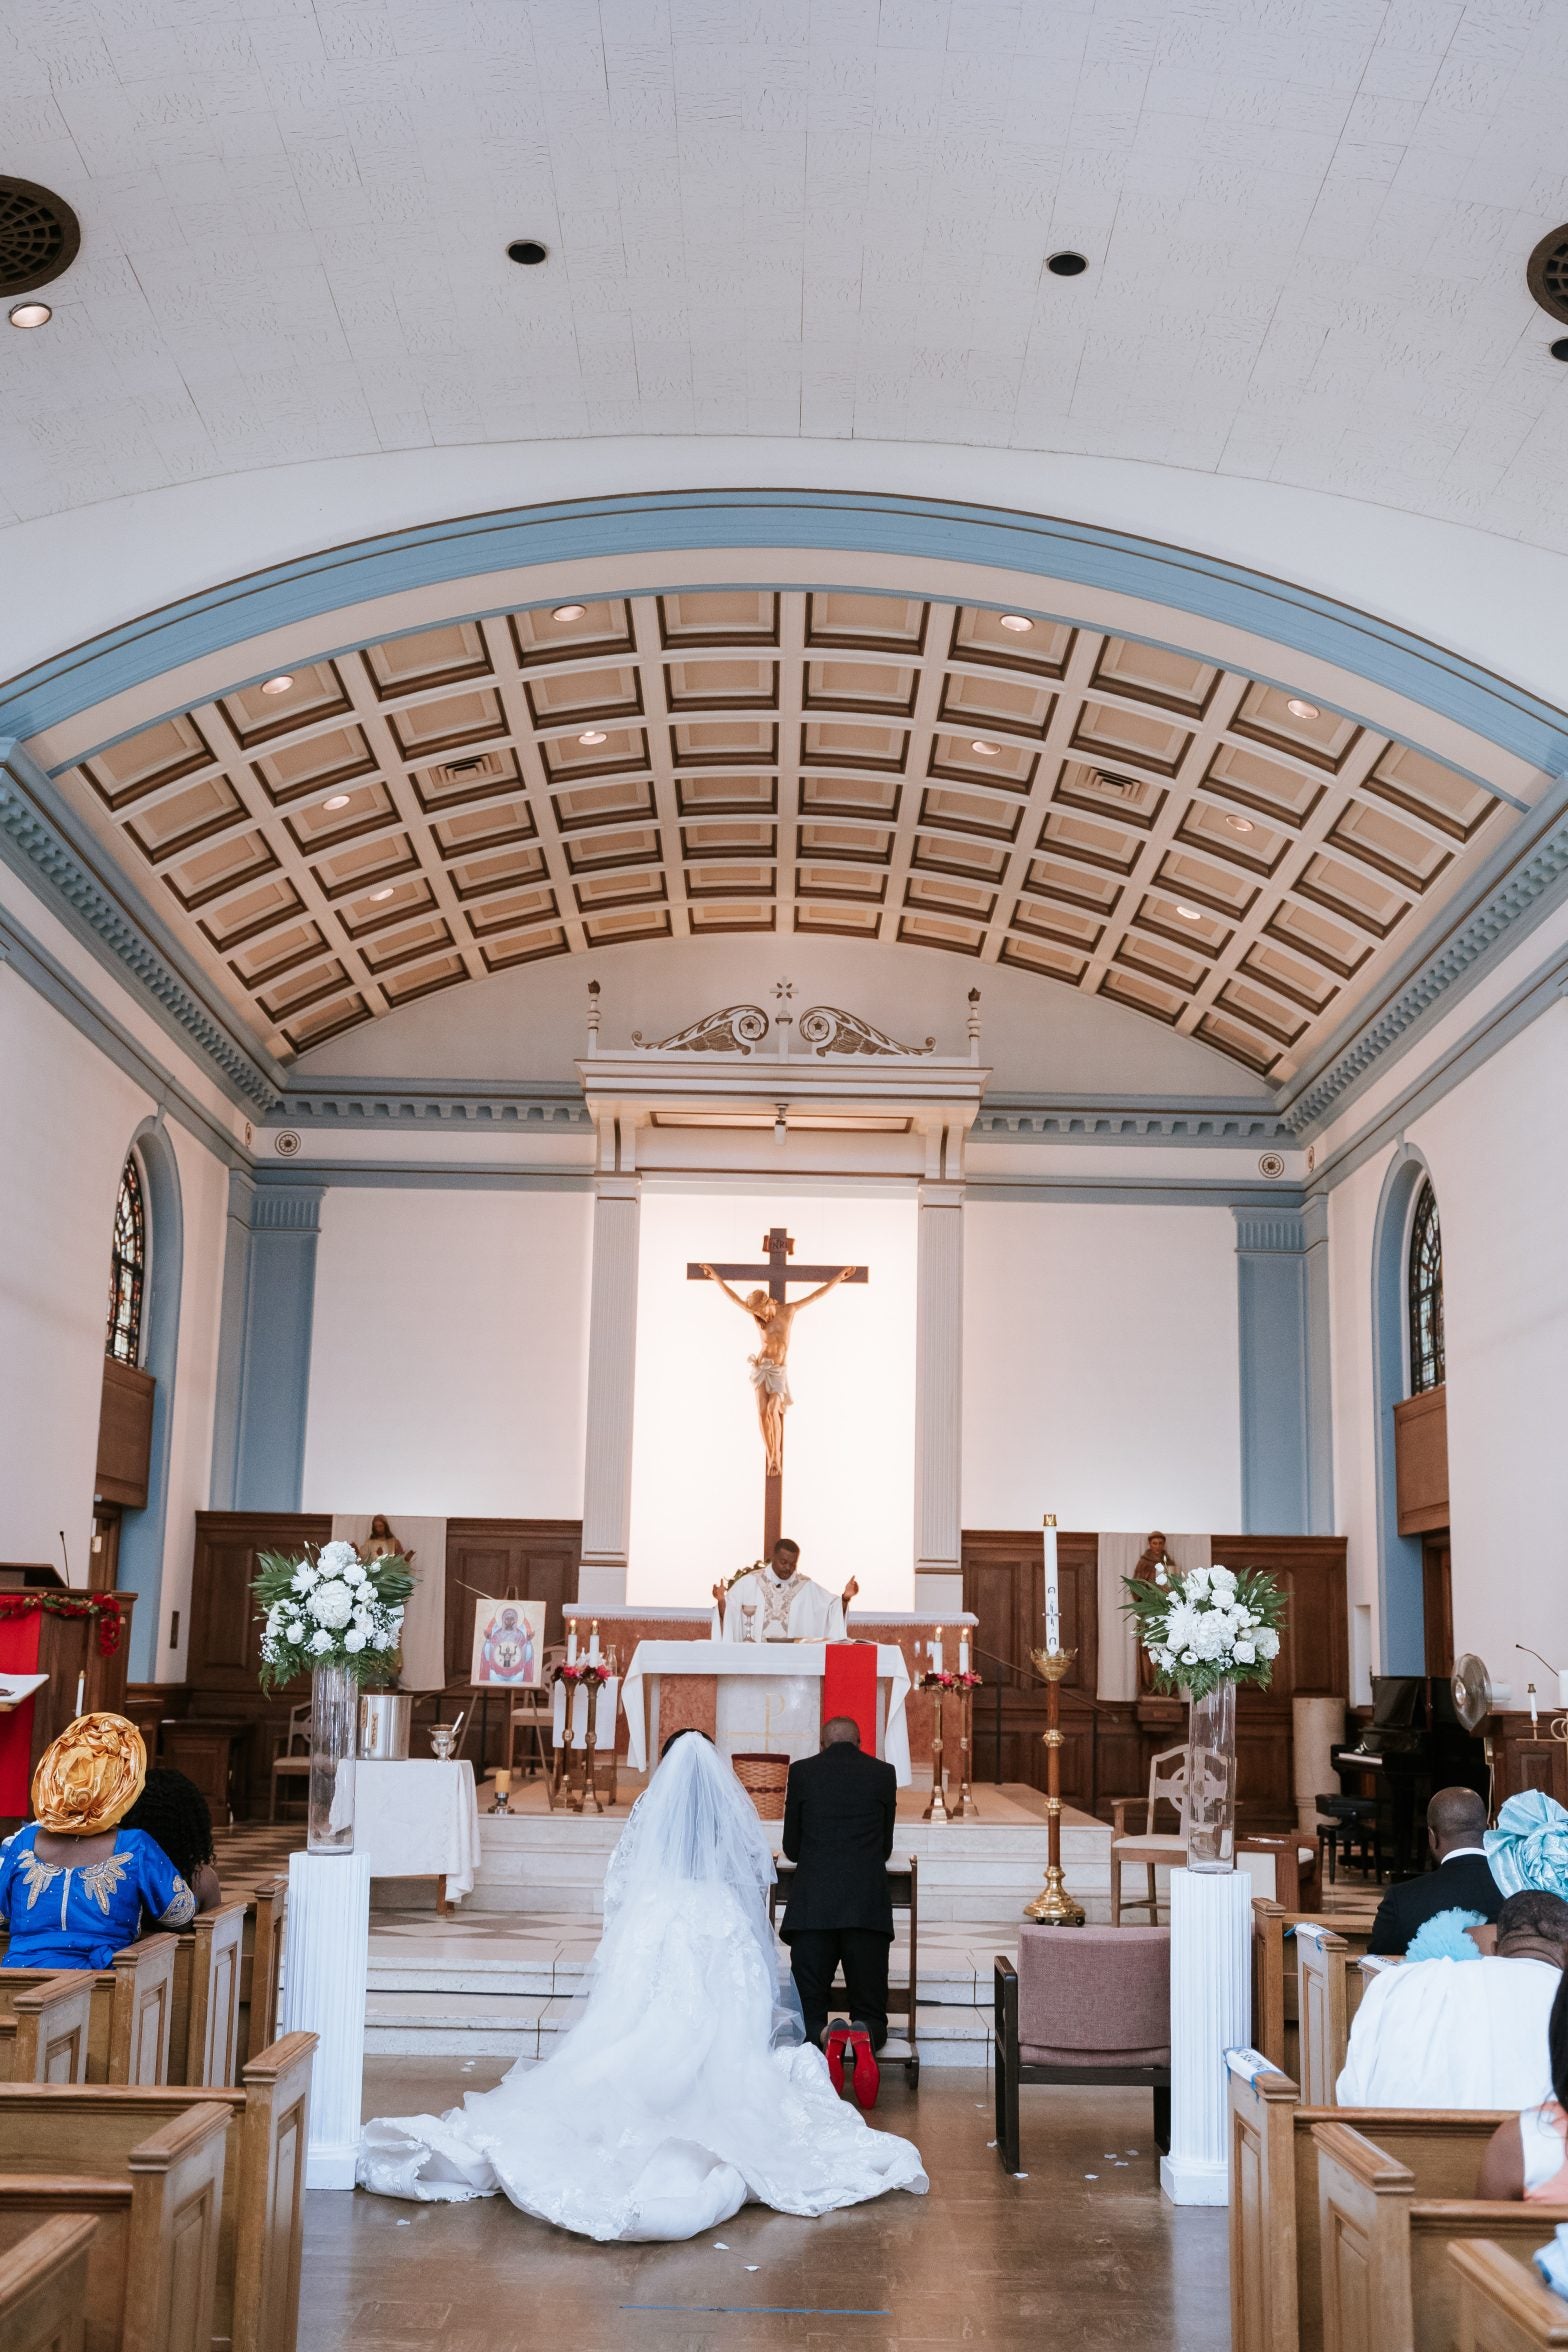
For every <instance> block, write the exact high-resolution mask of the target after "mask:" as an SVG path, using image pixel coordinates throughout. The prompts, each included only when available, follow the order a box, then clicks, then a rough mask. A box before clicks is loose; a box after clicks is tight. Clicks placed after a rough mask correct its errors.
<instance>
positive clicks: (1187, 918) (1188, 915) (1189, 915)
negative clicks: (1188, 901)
mask: <svg viewBox="0 0 1568 2352" xmlns="http://www.w3.org/2000/svg"><path fill="white" fill-rule="evenodd" d="M1176 912H1177V913H1178V914H1179V915H1180V917H1181V919H1182V921H1183V922H1184V923H1201V922H1202V920H1203V917H1202V915H1201V914H1200V913H1199V912H1198V909H1197V908H1196V907H1190V906H1179V907H1178V908H1177V909H1176Z"/></svg>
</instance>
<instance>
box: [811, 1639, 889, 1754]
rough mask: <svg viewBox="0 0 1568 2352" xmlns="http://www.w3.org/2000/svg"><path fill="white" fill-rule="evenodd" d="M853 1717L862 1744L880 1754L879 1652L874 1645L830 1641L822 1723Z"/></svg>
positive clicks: (824, 1666) (824, 1663) (869, 1751)
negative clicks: (878, 1748)
mask: <svg viewBox="0 0 1568 2352" xmlns="http://www.w3.org/2000/svg"><path fill="white" fill-rule="evenodd" d="M835 1715H852V1716H853V1717H854V1719H855V1721H856V1723H857V1724H858V1725H859V1726H860V1744H861V1747H862V1748H863V1749H864V1750H865V1753H866V1754H867V1755H868V1756H874V1755H876V1753H877V1651H876V1644H875V1642H847V1641H846V1642H829V1643H828V1645H827V1654H826V1656H825V1657H824V1659H823V1661H822V1720H823V1722H824V1723H827V1722H829V1721H830V1720H831V1719H832V1717H833V1716H835Z"/></svg>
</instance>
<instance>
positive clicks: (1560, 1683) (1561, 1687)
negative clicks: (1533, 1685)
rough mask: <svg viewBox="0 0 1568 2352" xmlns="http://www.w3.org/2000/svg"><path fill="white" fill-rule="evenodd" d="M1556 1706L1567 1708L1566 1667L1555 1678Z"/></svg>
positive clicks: (1567, 1673) (1567, 1671) (1567, 1677)
mask: <svg viewBox="0 0 1568 2352" xmlns="http://www.w3.org/2000/svg"><path fill="white" fill-rule="evenodd" d="M1557 1704H1558V1706H1559V1707H1568V1666H1565V1667H1563V1669H1562V1671H1561V1672H1560V1673H1559V1675H1558V1677H1557Z"/></svg>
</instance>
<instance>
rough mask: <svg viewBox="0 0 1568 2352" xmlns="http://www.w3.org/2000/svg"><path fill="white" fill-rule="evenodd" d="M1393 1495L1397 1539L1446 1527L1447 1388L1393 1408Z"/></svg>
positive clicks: (1427, 1393) (1424, 1391) (1428, 1392)
mask: <svg viewBox="0 0 1568 2352" xmlns="http://www.w3.org/2000/svg"><path fill="white" fill-rule="evenodd" d="M1394 1491H1395V1496H1396V1498H1397V1501H1398V1505H1399V1532H1400V1534H1401V1535H1425V1534H1426V1533H1427V1532H1428V1530H1429V1529H1431V1528H1434V1527H1446V1526H1447V1525H1448V1524H1449V1517H1448V1390H1447V1388H1446V1387H1442V1388H1428V1389H1423V1390H1422V1392H1421V1394H1420V1395H1419V1396H1413V1397H1406V1398H1405V1399H1404V1401H1403V1402H1402V1403H1401V1404H1397V1405H1396V1406H1395V1407H1394Z"/></svg>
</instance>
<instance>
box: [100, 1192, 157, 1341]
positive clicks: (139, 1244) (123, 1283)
mask: <svg viewBox="0 0 1568 2352" xmlns="http://www.w3.org/2000/svg"><path fill="white" fill-rule="evenodd" d="M146 1283H147V1208H146V1203H145V1201H144V1199H143V1196H142V1172H141V1170H140V1168H138V1166H137V1165H136V1154H135V1153H134V1152H132V1153H131V1154H130V1156H129V1158H128V1159H127V1160H126V1163H125V1166H124V1168H123V1170H122V1171H121V1175H120V1196H119V1198H118V1200H117V1201H116V1202H115V1204H114V1255H113V1257H112V1259H111V1260H110V1264H109V1333H108V1337H107V1339H106V1340H105V1342H104V1348H105V1352H106V1353H107V1354H109V1355H111V1356H115V1357H117V1358H118V1360H119V1361H120V1362H121V1363H122V1364H137V1363H140V1361H141V1352H142V1295H143V1292H144V1290H145V1288H146Z"/></svg>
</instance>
